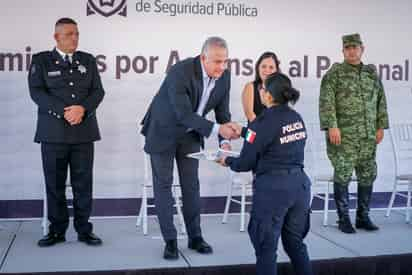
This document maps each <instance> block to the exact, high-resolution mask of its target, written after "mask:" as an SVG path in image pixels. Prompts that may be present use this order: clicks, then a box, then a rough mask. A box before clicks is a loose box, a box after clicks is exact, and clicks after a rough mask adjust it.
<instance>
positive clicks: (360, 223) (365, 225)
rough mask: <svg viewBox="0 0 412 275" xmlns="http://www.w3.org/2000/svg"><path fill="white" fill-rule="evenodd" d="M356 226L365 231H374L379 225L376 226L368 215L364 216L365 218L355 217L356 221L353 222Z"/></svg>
mask: <svg viewBox="0 0 412 275" xmlns="http://www.w3.org/2000/svg"><path fill="white" fill-rule="evenodd" d="M355 226H356V228H359V229H364V230H366V231H376V230H379V227H378V226H376V225H375V224H374V223H373V222H372V221H371V219H370V218H369V216H366V218H362V219H360V218H357V219H356V223H355Z"/></svg>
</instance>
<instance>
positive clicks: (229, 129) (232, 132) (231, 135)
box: [219, 122, 240, 140]
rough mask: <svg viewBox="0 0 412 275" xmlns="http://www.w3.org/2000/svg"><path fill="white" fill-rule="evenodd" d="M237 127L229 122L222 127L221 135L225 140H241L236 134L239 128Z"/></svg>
mask: <svg viewBox="0 0 412 275" xmlns="http://www.w3.org/2000/svg"><path fill="white" fill-rule="evenodd" d="M235 125H236V123H234V122H228V123H225V124H222V125H220V127H219V134H220V135H221V136H222V137H224V138H225V139H229V140H231V139H237V138H239V137H240V135H239V134H237V132H236V128H237V126H235Z"/></svg>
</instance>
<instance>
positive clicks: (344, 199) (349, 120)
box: [319, 34, 389, 233]
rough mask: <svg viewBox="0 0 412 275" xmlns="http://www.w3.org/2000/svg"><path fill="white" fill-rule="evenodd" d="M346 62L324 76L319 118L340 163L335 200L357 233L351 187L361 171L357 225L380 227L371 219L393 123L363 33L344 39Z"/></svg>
mask: <svg viewBox="0 0 412 275" xmlns="http://www.w3.org/2000/svg"><path fill="white" fill-rule="evenodd" d="M342 40H343V55H344V62H343V63H335V64H334V65H333V66H332V67H331V69H330V70H329V71H328V72H327V73H326V75H325V76H324V77H323V79H322V83H321V89H320V97H319V117H320V126H321V129H322V130H326V131H327V132H326V139H327V151H328V157H329V159H330V161H331V163H332V165H333V167H334V198H335V203H336V208H337V212H338V217H339V220H338V225H339V229H340V230H341V231H342V232H344V233H355V229H354V228H353V226H352V224H351V221H350V218H349V204H348V201H349V198H348V197H349V194H348V185H349V182H350V179H351V176H352V173H353V170H355V172H356V176H357V182H358V209H357V212H356V224H355V225H356V228H362V229H365V230H368V231H373V230H378V227H377V226H376V225H375V224H373V223H372V221H371V220H370V218H369V202H370V198H371V195H372V185H373V182H374V181H375V178H376V170H377V167H376V158H375V156H376V146H377V144H379V143H380V142H381V141H382V139H383V133H384V131H383V129H387V128H388V127H389V123H388V113H387V109H386V98H385V93H384V90H383V86H382V83H381V81H380V80H379V78H378V76H377V74H376V72H375V68H374V67H373V66H371V65H364V64H363V63H362V62H361V57H362V54H363V51H364V47H363V44H362V41H361V38H360V35H359V34H350V35H345V36H343V37H342Z"/></svg>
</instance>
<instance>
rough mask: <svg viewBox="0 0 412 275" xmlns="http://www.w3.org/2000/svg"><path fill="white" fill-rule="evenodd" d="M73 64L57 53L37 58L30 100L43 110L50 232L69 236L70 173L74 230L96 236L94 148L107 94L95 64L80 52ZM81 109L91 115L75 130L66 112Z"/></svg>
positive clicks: (40, 122)
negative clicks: (67, 192) (98, 116)
mask: <svg viewBox="0 0 412 275" xmlns="http://www.w3.org/2000/svg"><path fill="white" fill-rule="evenodd" d="M71 59H72V60H71V62H69V61H68V60H64V59H63V57H62V56H61V54H60V53H59V52H58V51H57V50H56V49H54V50H53V51H45V52H41V53H38V54H35V55H33V57H32V63H31V68H30V72H29V78H28V81H29V90H30V96H31V98H32V99H33V101H34V102H35V103H36V104H37V106H38V112H37V114H38V119H37V129H36V134H35V138H34V141H35V142H38V143H41V152H42V162H43V170H44V176H45V183H46V191H47V207H48V218H49V221H50V227H49V231H50V232H53V233H56V234H64V233H65V231H66V230H67V227H68V223H69V214H68V210H67V206H66V197H65V188H66V184H65V183H66V178H67V168H68V167H70V178H71V185H72V189H73V197H74V198H73V207H74V226H75V229H76V231H77V232H78V234H79V235H81V234H88V233H91V232H92V225H91V223H89V221H88V220H89V217H90V212H91V208H92V172H93V171H92V170H93V159H94V145H93V142H94V141H97V140H99V139H100V133H99V128H98V124H97V119H96V112H95V111H96V108H97V107H98V105H99V104H100V102H101V101H102V99H103V97H104V90H103V87H102V83H101V80H100V76H99V73H98V70H97V65H96V60H95V58H94V57H93V56H92V55H90V54H88V53H85V52H81V51H76V52H75V53H74V54H73V55H72V58H71ZM71 105H81V106H83V107H84V108H85V115H84V117H83V120H82V122H81V123H80V124H77V125H73V126H71V125H70V124H69V123H68V122H67V121H66V120H65V119H64V108H65V107H68V106H71Z"/></svg>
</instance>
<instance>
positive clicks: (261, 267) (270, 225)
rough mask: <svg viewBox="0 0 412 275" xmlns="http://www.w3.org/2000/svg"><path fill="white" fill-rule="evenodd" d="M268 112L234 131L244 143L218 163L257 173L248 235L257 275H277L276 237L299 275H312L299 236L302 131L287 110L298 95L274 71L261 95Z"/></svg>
mask: <svg viewBox="0 0 412 275" xmlns="http://www.w3.org/2000/svg"><path fill="white" fill-rule="evenodd" d="M260 93H261V97H262V100H263V104H264V105H265V106H266V108H267V109H265V111H264V112H263V113H262V114H261V115H260V116H259V117H258V118H257V119H256V120H255V121H253V122H252V123H251V124H250V125H249V128H241V127H239V128H238V129H237V131H238V132H241V135H242V137H243V138H244V139H245V141H244V145H243V148H242V151H241V153H240V156H239V157H238V158H234V157H227V158H221V159H220V160H218V162H220V164H222V165H224V166H229V167H230V169H232V170H233V171H236V172H241V171H250V170H252V171H253V172H254V173H256V178H255V182H254V185H255V190H254V194H253V206H252V212H251V218H250V222H249V227H248V231H249V236H250V239H251V241H252V244H253V246H254V248H255V252H256V258H257V262H256V269H257V273H256V274H258V275H269V274H270V275H275V274H277V270H276V250H277V246H278V240H279V237H280V236H282V243H283V247H284V249H285V251H286V253H287V254H288V255H289V257H290V259H291V262H292V265H293V267H294V269H295V273H296V274H297V275H311V274H312V268H311V265H310V261H309V256H308V252H307V249H306V245H305V244H304V243H303V238H304V237H305V236H306V234H307V232H308V230H309V200H310V181H309V179H308V177H307V176H306V174H305V172H304V171H303V159H304V148H305V141H306V129H305V125H304V122H303V120H302V118H301V116H300V115H299V114H298V113H297V112H296V111H294V110H293V109H291V108H290V107H289V104H288V103H289V102H291V103H295V102H296V101H297V100H298V98H299V92H298V91H297V90H295V89H294V88H292V87H291V82H290V80H289V78H288V77H287V76H286V75H284V74H282V73H278V72H276V73H274V74H272V75H270V76H269V77H268V78H267V79H266V81H265V88H263V89H262V90H261V91H260Z"/></svg>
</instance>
